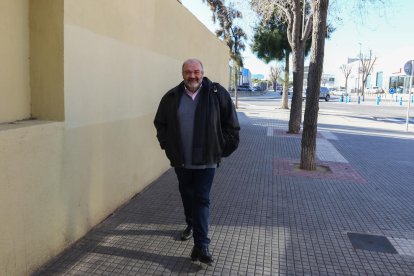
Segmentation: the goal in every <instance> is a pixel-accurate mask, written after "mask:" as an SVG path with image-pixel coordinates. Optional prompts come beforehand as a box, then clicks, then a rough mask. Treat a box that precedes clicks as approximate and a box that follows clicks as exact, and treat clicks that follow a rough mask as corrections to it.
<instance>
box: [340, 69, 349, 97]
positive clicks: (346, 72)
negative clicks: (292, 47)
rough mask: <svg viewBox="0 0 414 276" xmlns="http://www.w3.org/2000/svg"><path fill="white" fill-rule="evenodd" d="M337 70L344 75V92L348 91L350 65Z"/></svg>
mask: <svg viewBox="0 0 414 276" xmlns="http://www.w3.org/2000/svg"><path fill="white" fill-rule="evenodd" d="M339 69H340V70H341V72H342V74H344V77H345V92H347V91H348V78H349V75H351V72H352V65H349V64H342V65H341V66H340V67H339Z"/></svg>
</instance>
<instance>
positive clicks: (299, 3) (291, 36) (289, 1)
mask: <svg viewBox="0 0 414 276" xmlns="http://www.w3.org/2000/svg"><path fill="white" fill-rule="evenodd" d="M251 4H252V7H253V8H254V10H255V11H256V12H257V13H258V14H260V15H261V16H263V17H264V18H265V19H266V18H268V19H270V18H271V16H273V15H276V17H277V18H278V19H279V20H280V21H282V22H285V23H286V24H287V28H288V31H287V36H288V41H289V44H290V46H291V48H292V63H293V95H292V105H291V111H290V120H289V129H288V133H299V132H300V125H301V121H302V92H303V76H304V58H305V46H306V41H307V40H308V38H309V36H310V33H311V29H312V18H313V14H312V10H311V8H310V5H309V3H308V1H307V0H251Z"/></svg>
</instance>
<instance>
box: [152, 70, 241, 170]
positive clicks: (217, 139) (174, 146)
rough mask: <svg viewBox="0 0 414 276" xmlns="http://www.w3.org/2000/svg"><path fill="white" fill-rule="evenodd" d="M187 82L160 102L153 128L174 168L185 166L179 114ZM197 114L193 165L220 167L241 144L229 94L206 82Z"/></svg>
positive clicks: (167, 94) (204, 81)
mask: <svg viewBox="0 0 414 276" xmlns="http://www.w3.org/2000/svg"><path fill="white" fill-rule="evenodd" d="M184 93H185V91H184V82H181V83H180V84H179V85H178V86H176V87H174V88H173V89H171V90H170V91H168V92H167V93H166V94H165V95H164V96H163V97H162V99H161V102H160V104H159V106H158V110H157V114H156V115H155V119H154V125H155V128H156V129H157V139H158V141H159V143H160V146H161V148H162V149H163V150H165V153H166V155H167V157H168V159H169V160H170V163H171V166H173V167H182V166H184V160H183V150H182V145H181V138H180V128H179V122H178V119H177V110H178V106H179V104H180V100H181V97H182V95H183V94H184ZM199 93H200V94H199V95H198V97H200V98H199V99H198V104H197V107H196V111H195V119H194V133H193V135H194V136H193V146H192V160H193V165H207V164H214V163H219V162H220V160H221V157H223V156H224V157H226V156H229V155H230V154H231V153H232V152H233V151H234V150H235V149H236V148H237V146H238V144H239V130H240V125H239V121H238V118H237V114H236V110H235V108H234V105H233V102H232V100H231V97H230V94H229V93H228V92H227V91H226V89H225V88H224V87H222V86H221V85H220V84H218V83H213V82H211V81H210V80H209V79H208V78H206V77H204V78H203V83H202V88H201V91H200V92H199Z"/></svg>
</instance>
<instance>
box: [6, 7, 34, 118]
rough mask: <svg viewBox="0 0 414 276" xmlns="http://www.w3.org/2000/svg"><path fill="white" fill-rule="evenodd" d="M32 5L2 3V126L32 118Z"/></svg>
mask: <svg viewBox="0 0 414 276" xmlns="http://www.w3.org/2000/svg"><path fill="white" fill-rule="evenodd" d="M29 86H30V78H29V1H28V0H1V1H0V123H4V122H10V121H15V120H21V119H26V118H29V117H30V87H29Z"/></svg>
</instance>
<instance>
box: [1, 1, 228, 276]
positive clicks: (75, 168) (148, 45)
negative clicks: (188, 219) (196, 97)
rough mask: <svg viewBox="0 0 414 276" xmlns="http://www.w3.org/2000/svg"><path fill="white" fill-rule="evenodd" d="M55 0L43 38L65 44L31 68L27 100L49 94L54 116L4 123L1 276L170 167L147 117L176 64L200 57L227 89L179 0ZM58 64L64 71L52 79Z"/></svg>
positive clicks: (215, 57)
mask: <svg viewBox="0 0 414 276" xmlns="http://www.w3.org/2000/svg"><path fill="white" fill-rule="evenodd" d="M37 1H38V0H35V1H33V0H32V1H30V3H31V4H33V2H37ZM48 1H50V0H39V2H37V3H41V4H39V6H36V7H37V8H39V7H41V6H42V5H43V4H47V3H48ZM58 2H60V0H58V1H57V4H56V3H55V4H56V5H57V6H56V5H55V6H48V7H47V8H45V9H46V10H47V9H49V11H50V9H58V10H59V9H60V6H59V3H58ZM61 3H62V4H63V5H62V6H61V7H62V11H63V13H62V16H60V18H61V19H62V20H63V21H62V22H61V23H62V25H61V26H62V28H61V29H62V35H60V34H59V33H58V32H57V33H55V34H53V37H54V38H55V40H46V41H45V42H44V43H45V46H46V47H50V46H51V45H55V46H56V45H58V43H59V41H60V39H62V40H61V41H63V45H62V46H63V47H58V48H53V47H52V49H58V50H57V51H52V56H47V58H49V59H50V63H49V65H48V66H49V67H47V66H46V67H43V68H40V69H39V70H40V71H38V70H34V71H33V68H35V67H36V66H38V65H31V68H32V74H33V75H36V74H39V75H36V78H37V81H39V83H43V84H44V85H45V86H42V87H46V88H44V89H39V88H35V86H32V89H34V90H36V91H37V92H32V97H34V98H36V99H33V100H34V101H37V100H39V99H41V98H42V97H45V96H46V98H47V99H50V98H48V97H47V95H50V96H51V97H54V98H53V99H52V100H51V101H50V102H46V103H45V102H44V100H41V101H38V104H37V105H36V109H37V111H36V113H37V114H46V115H45V116H46V118H49V116H51V118H52V119H53V120H57V121H55V122H51V121H38V120H37V121H24V122H18V123H16V124H14V125H4V124H3V125H0V171H1V174H0V219H1V221H3V222H7V223H5V224H3V225H4V227H3V226H2V227H1V228H0V247H1V248H2V250H1V251H0V275H27V274H30V272H31V271H33V270H34V269H36V268H38V267H39V266H40V265H42V264H44V263H45V262H46V261H48V260H49V259H50V258H52V257H53V256H55V255H56V254H58V253H59V252H60V251H61V250H63V249H64V248H65V247H67V246H69V245H70V244H72V243H73V242H74V241H76V240H77V239H79V238H80V237H82V236H83V235H84V234H85V233H86V232H87V231H89V230H90V229H91V228H92V227H93V226H94V225H96V224H97V223H99V222H100V221H102V220H103V219H104V218H105V217H106V216H108V215H109V214H110V213H112V212H113V211H114V210H115V209H116V208H117V207H119V206H120V205H122V204H123V203H125V202H126V201H127V200H128V199H130V198H131V197H132V196H133V195H135V194H136V193H137V192H139V191H141V190H142V189H143V188H144V187H145V186H147V185H148V184H149V183H151V182H152V181H153V180H155V179H156V178H157V177H158V176H159V175H160V174H161V173H162V172H163V171H165V170H166V169H167V168H168V162H167V160H166V158H165V156H164V153H163V152H162V151H161V150H160V149H159V146H158V142H157V141H156V138H155V129H154V127H153V124H152V121H153V118H154V115H155V111H156V108H157V105H158V102H159V100H160V98H161V97H162V95H163V94H164V93H165V92H166V91H167V90H168V89H169V88H171V87H172V86H174V85H176V84H178V83H179V82H180V81H181V64H182V62H183V60H185V59H186V58H189V57H198V58H200V59H201V60H203V61H204V63H205V71H206V75H207V76H209V77H211V78H212V79H214V80H215V81H219V82H221V83H223V84H225V86H227V84H228V49H227V47H226V46H225V45H224V44H223V43H222V42H220V41H218V39H217V38H215V37H214V35H213V34H211V33H210V32H209V31H208V30H207V29H206V28H205V27H204V26H203V25H202V24H201V23H200V22H198V21H197V20H196V18H194V16H192V15H191V14H190V13H189V11H187V10H186V9H185V8H184V7H183V6H182V5H180V4H179V3H178V2H177V1H176V0H141V1H136V0H122V1H120V0H118V1H114V0H88V1H84V0H70V1H63V0H62V2H61ZM31 9H35V7H34V6H32V7H31ZM34 12H39V11H36V10H31V11H30V14H32V15H33V14H34ZM43 12H46V11H45V10H44V11H43ZM36 16H39V15H36ZM34 18H35V17H31V24H37V23H39V22H40V23H41V24H44V25H43V27H46V26H47V24H45V23H47V20H46V21H44V20H43V19H42V20H40V19H38V20H34ZM40 18H43V17H42V16H40ZM44 18H47V17H44ZM57 18H59V16H57V17H56V15H55V16H54V17H52V18H50V20H52V21H54V22H55V23H56V22H57V25H55V26H58V25H59V22H58V21H59V20H57ZM33 20H34V21H33ZM39 20H40V21H39ZM56 20H57V21H56ZM171 22H174V23H171ZM31 29H32V31H33V32H34V29H33V25H31ZM57 29H59V28H57ZM55 30H56V28H55ZM32 35H36V36H38V37H42V36H43V35H44V34H43V33H42V31H40V32H38V31H37V33H35V34H34V33H32ZM46 38H48V36H45V39H46ZM53 41H54V43H53ZM38 42H39V45H37V46H36V45H35V46H33V47H41V45H42V44H41V39H40V40H39V41H38ZM38 42H36V43H38ZM55 43H57V44H55ZM32 45H34V44H33V43H32ZM59 49H61V50H62V55H61V56H60V54H56V53H59V51H60V50H59ZM30 53H32V54H33V55H34V56H37V58H40V57H43V56H45V52H39V51H37V50H34V49H32V50H31V51H30ZM61 57H62V58H61ZM26 66H27V67H29V66H28V65H27V64H26ZM53 66H57V67H55V68H61V69H62V70H61V71H60V72H61V76H59V74H58V76H57V77H56V79H54V80H47V78H48V77H47V76H44V74H48V72H49V71H50V69H51V68H54V67H53ZM60 66H61V67H60ZM26 71H28V69H27V70H26ZM58 72H59V70H58ZM40 80H41V81H40ZM60 85H61V87H62V89H60ZM53 87H54V88H53ZM53 103H58V104H62V106H61V107H59V108H57V109H56V110H58V111H59V112H62V113H61V114H60V115H59V112H58V113H54V111H53V109H52V106H51V104H52V105H53ZM50 114H52V115H50ZM53 114H54V115H53ZM56 114H58V115H59V116H56Z"/></svg>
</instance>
